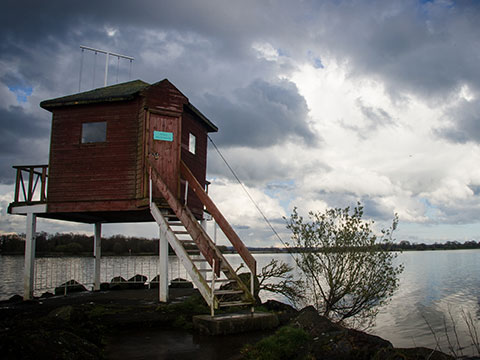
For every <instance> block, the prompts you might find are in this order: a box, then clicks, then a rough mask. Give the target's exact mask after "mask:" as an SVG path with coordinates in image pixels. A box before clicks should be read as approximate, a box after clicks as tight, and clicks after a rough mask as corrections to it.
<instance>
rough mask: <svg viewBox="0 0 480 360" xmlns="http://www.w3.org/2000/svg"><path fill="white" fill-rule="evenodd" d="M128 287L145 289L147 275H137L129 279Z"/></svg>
mask: <svg viewBox="0 0 480 360" xmlns="http://www.w3.org/2000/svg"><path fill="white" fill-rule="evenodd" d="M127 282H128V288H129V289H145V287H146V286H145V283H146V282H147V277H146V276H145V275H139V274H137V275H135V276H132V277H131V278H130V279H128V281H127Z"/></svg>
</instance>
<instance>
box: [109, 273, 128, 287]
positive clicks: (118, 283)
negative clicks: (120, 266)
mask: <svg viewBox="0 0 480 360" xmlns="http://www.w3.org/2000/svg"><path fill="white" fill-rule="evenodd" d="M126 289H128V282H127V280H125V279H124V278H123V277H121V276H115V277H114V278H112V280H110V290H126Z"/></svg>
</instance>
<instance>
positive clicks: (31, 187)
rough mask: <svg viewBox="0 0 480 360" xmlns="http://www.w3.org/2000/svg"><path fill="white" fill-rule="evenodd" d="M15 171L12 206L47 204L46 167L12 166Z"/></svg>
mask: <svg viewBox="0 0 480 360" xmlns="http://www.w3.org/2000/svg"><path fill="white" fill-rule="evenodd" d="M13 168H14V169H16V170H17V177H16V182H15V197H14V200H13V201H14V204H18V205H22V204H25V205H31V204H39V203H46V202H47V177H48V174H47V170H48V165H22V166H13Z"/></svg>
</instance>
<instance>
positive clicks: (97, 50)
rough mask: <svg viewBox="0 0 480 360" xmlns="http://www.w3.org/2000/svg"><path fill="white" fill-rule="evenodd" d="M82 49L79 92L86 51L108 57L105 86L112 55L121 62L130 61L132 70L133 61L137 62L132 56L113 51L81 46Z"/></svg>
mask: <svg viewBox="0 0 480 360" xmlns="http://www.w3.org/2000/svg"><path fill="white" fill-rule="evenodd" d="M80 49H82V62H81V65H80V80H79V85H78V87H79V89H78V91H80V83H81V81H82V79H81V77H82V67H83V51H84V50H89V51H93V52H95V55H96V54H97V53H101V54H105V55H107V58H106V60H105V80H104V82H103V86H107V78H108V60H109V57H110V55H111V56H116V57H117V58H118V59H119V60H120V58H122V59H127V60H130V68H131V65H132V61H133V60H135V59H134V58H133V57H131V56H126V55H121V54H117V53H114V52H111V51H106V50H100V49H94V48H92V47H89V46H83V45H80ZM117 66H118V65H117Z"/></svg>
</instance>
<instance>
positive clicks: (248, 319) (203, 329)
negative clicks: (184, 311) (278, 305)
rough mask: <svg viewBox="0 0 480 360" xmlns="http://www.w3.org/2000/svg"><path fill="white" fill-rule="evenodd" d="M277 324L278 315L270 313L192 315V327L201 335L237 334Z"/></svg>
mask: <svg viewBox="0 0 480 360" xmlns="http://www.w3.org/2000/svg"><path fill="white" fill-rule="evenodd" d="M278 325H279V321H278V317H277V315H276V314H272V313H253V314H251V313H237V314H220V315H215V316H210V315H196V316H194V317H193V327H194V329H195V330H196V331H198V332H199V333H200V334H202V335H227V334H237V333H242V332H248V331H256V330H266V329H274V328H276V327H277V326H278Z"/></svg>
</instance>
